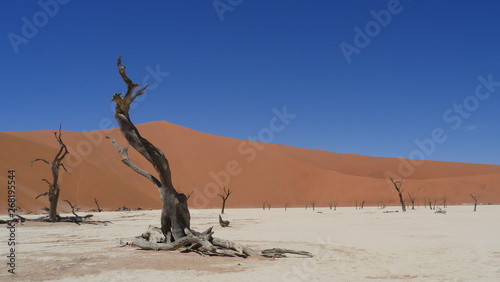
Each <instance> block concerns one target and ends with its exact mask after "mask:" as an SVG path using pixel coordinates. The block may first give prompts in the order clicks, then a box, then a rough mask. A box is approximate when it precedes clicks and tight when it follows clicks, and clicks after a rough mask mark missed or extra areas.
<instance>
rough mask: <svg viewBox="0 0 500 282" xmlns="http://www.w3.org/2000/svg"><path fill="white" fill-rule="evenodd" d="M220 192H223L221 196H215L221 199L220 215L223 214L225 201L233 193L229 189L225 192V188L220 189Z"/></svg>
mask: <svg viewBox="0 0 500 282" xmlns="http://www.w3.org/2000/svg"><path fill="white" fill-rule="evenodd" d="M222 191H223V193H222V194H217V195H219V197H220V198H221V199H222V210H221V212H220V213H221V214H224V208H225V207H226V200H227V198H229V195H231V193H233V191H231V190H229V187H228V188H227V190H226V186H224V187H223V188H222Z"/></svg>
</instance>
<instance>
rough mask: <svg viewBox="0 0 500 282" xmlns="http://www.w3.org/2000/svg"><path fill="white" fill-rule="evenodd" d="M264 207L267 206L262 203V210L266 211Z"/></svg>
mask: <svg viewBox="0 0 500 282" xmlns="http://www.w3.org/2000/svg"><path fill="white" fill-rule="evenodd" d="M266 205H267V202H264V203H262V210H264V211H265V210H266Z"/></svg>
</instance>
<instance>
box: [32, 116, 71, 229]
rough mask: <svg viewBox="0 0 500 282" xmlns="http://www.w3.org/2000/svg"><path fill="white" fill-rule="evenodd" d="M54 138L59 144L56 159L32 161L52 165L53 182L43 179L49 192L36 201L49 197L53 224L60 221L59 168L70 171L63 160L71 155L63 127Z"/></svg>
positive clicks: (55, 133) (50, 217)
mask: <svg viewBox="0 0 500 282" xmlns="http://www.w3.org/2000/svg"><path fill="white" fill-rule="evenodd" d="M54 136H55V138H56V140H57V142H58V143H59V151H58V152H57V154H56V156H55V157H54V160H53V161H52V162H49V161H47V160H45V159H34V160H32V161H31V164H33V163H34V162H37V161H42V162H44V163H46V164H48V165H50V168H51V171H52V182H50V181H48V180H47V179H45V178H44V179H42V181H45V182H46V183H47V184H48V185H49V191H47V192H44V193H42V194H40V195H38V196H36V198H35V199H38V198H39V197H41V196H48V197H49V203H50V208H49V220H50V221H52V222H56V221H58V217H59V215H58V214H57V202H58V201H59V193H60V192H61V188H60V187H59V182H58V181H59V168H61V167H62V168H63V169H64V171H66V172H67V173H69V172H68V170H67V169H66V167H65V166H64V164H63V163H62V160H63V159H64V157H66V155H67V154H69V151H68V148H67V147H66V145H65V144H64V142H63V140H62V138H61V126H59V131H56V132H54Z"/></svg>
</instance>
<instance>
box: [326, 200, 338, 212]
mask: <svg viewBox="0 0 500 282" xmlns="http://www.w3.org/2000/svg"><path fill="white" fill-rule="evenodd" d="M337 203H338V201H337V200H336V201H331V202H330V203H328V206H329V207H330V209H332V208H333V210H334V211H336V210H337Z"/></svg>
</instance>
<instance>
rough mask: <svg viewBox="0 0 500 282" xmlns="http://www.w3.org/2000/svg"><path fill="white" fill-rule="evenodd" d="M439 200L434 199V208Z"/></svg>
mask: <svg viewBox="0 0 500 282" xmlns="http://www.w3.org/2000/svg"><path fill="white" fill-rule="evenodd" d="M437 201H438V200H437V199H435V200H434V207H433V209H434V210H435V209H436V204H437Z"/></svg>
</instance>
